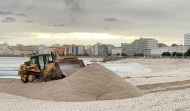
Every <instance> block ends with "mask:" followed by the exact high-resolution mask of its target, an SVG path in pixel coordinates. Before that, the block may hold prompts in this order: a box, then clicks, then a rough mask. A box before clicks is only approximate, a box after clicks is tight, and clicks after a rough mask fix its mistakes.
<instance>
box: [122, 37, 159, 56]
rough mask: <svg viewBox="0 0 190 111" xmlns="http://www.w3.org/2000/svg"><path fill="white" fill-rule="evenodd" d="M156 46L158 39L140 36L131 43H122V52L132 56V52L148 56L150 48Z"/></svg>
mask: <svg viewBox="0 0 190 111" xmlns="http://www.w3.org/2000/svg"><path fill="white" fill-rule="evenodd" d="M157 47H158V41H157V40H155V39H152V38H140V39H137V40H135V41H133V42H132V43H131V44H125V45H124V53H125V54H127V55H129V56H133V55H134V54H143V55H145V56H148V55H150V54H151V49H152V48H157Z"/></svg>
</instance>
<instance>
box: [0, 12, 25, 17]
mask: <svg viewBox="0 0 190 111" xmlns="http://www.w3.org/2000/svg"><path fill="white" fill-rule="evenodd" d="M0 15H12V16H22V17H27V16H26V15H25V14H22V13H13V12H11V11H0Z"/></svg>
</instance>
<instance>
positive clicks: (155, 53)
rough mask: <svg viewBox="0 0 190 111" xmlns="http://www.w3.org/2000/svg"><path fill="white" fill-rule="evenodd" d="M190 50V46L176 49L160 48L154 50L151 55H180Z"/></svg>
mask: <svg viewBox="0 0 190 111" xmlns="http://www.w3.org/2000/svg"><path fill="white" fill-rule="evenodd" d="M189 48H190V46H183V45H180V46H175V47H159V48H152V49H151V55H162V53H163V52H169V53H171V54H172V53H173V52H178V53H185V52H187V50H188V49H189Z"/></svg>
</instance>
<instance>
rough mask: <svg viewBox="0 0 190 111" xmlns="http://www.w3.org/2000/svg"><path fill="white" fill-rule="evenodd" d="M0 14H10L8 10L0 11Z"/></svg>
mask: <svg viewBox="0 0 190 111" xmlns="http://www.w3.org/2000/svg"><path fill="white" fill-rule="evenodd" d="M0 15H12V12H10V11H0Z"/></svg>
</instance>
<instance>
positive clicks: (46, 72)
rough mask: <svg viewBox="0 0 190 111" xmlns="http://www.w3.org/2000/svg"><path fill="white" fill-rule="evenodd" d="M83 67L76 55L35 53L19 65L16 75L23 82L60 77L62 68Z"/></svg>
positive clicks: (61, 76) (62, 76)
mask: <svg viewBox="0 0 190 111" xmlns="http://www.w3.org/2000/svg"><path fill="white" fill-rule="evenodd" d="M81 67H85V65H84V63H83V61H82V60H79V59H78V58H77V57H76V56H72V55H65V54H64V53H63V55H62V57H59V54H58V53H57V52H54V53H52V52H51V54H36V55H31V56H29V61H27V62H24V64H21V65H20V68H19V70H18V75H19V76H20V77H21V81H22V82H23V83H26V82H38V81H48V80H54V79H56V80H57V79H62V78H64V77H65V75H64V74H63V73H62V71H63V70H67V69H72V68H81Z"/></svg>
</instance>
